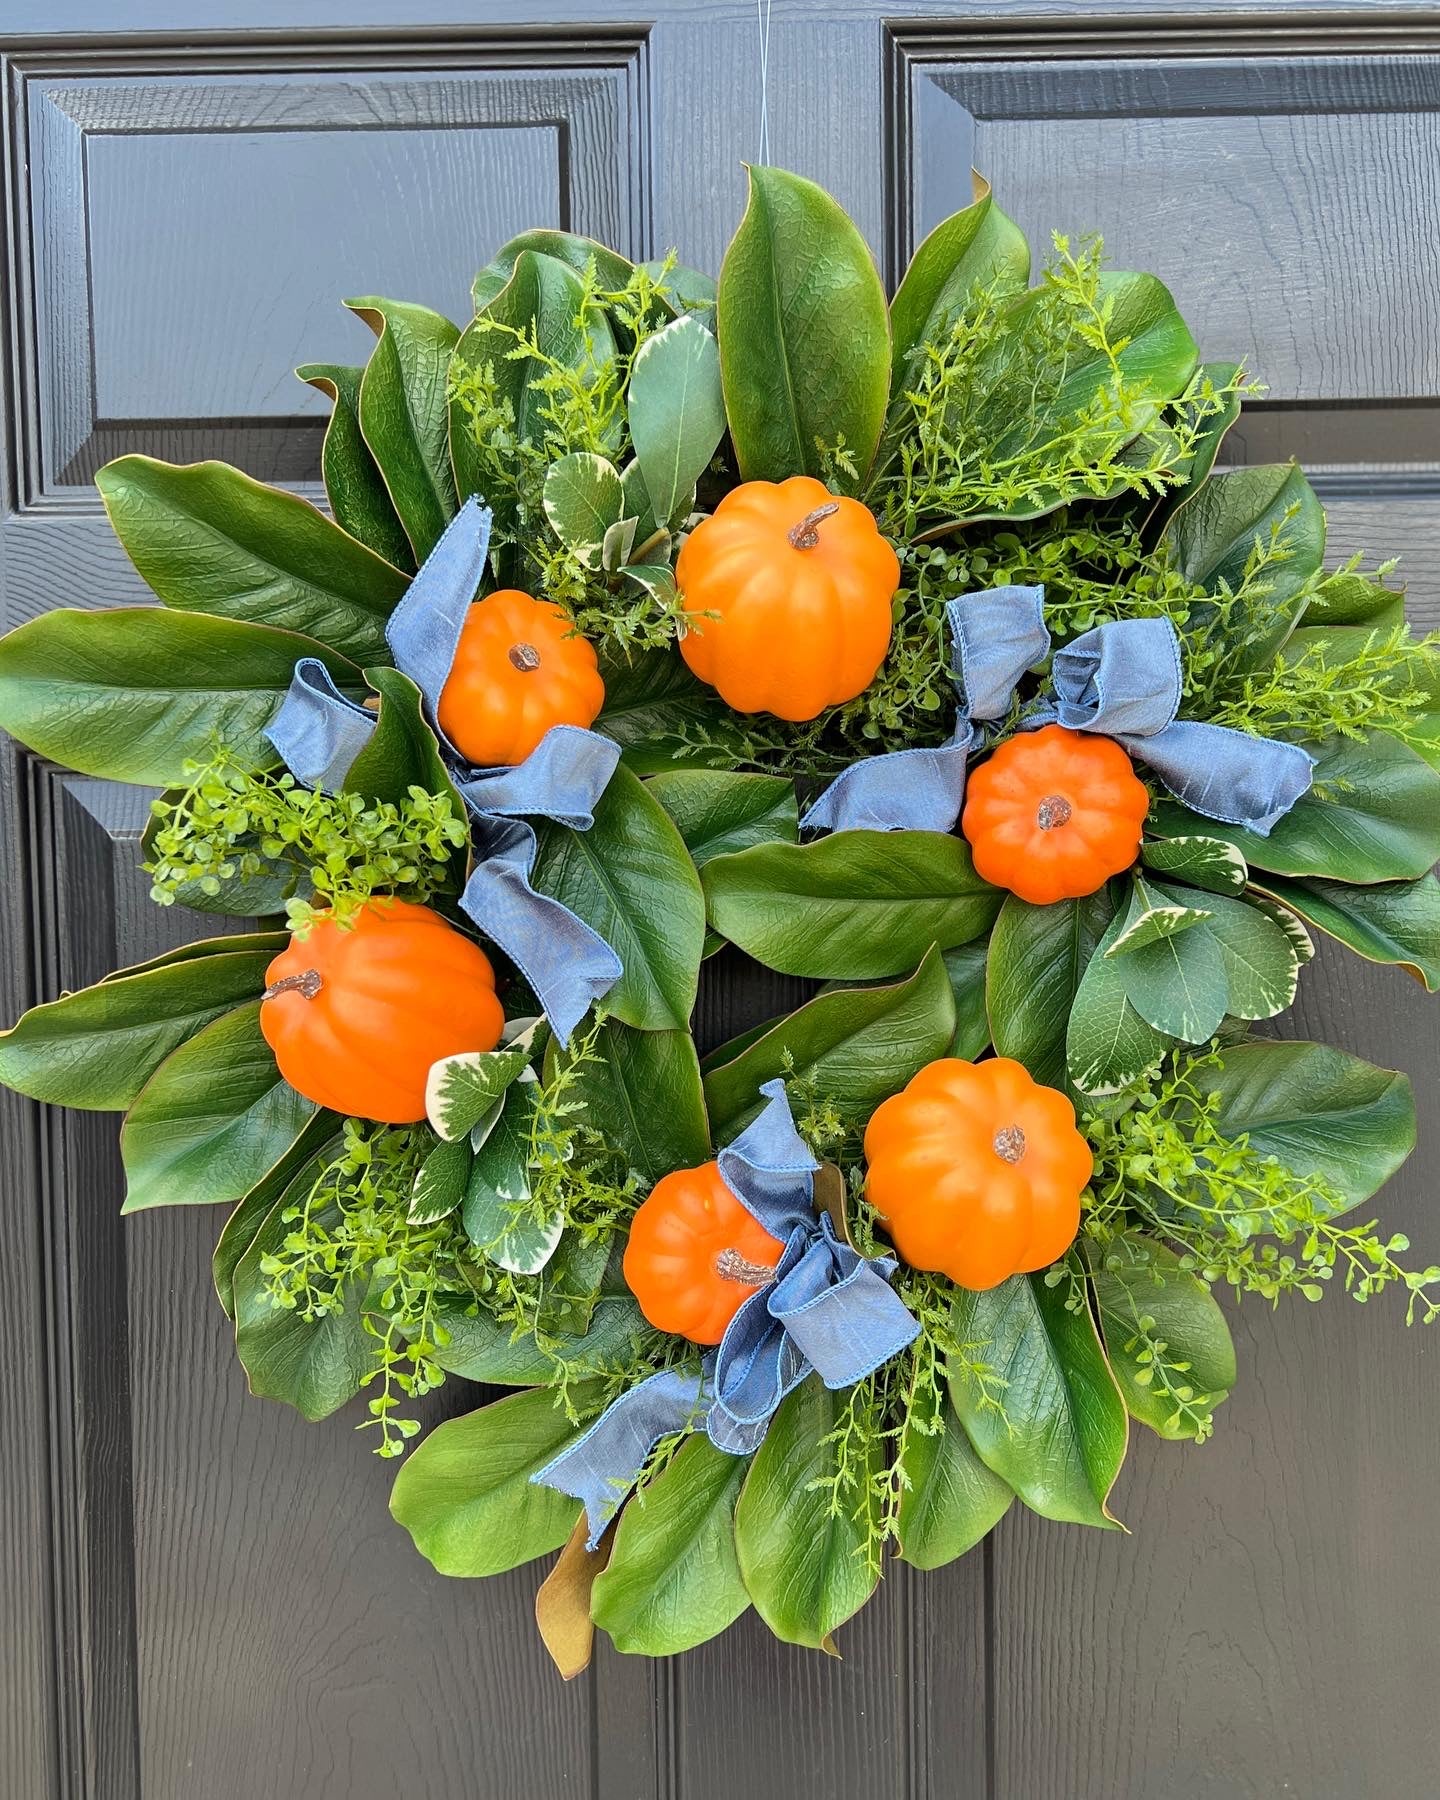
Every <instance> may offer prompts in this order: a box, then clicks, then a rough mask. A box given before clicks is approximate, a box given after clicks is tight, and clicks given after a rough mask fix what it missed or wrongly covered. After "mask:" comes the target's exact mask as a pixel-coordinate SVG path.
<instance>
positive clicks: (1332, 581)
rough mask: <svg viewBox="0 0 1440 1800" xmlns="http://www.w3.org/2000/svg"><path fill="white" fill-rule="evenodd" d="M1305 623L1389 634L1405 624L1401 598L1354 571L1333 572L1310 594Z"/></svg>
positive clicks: (1394, 591) (1400, 595) (1400, 593)
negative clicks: (1364, 629)
mask: <svg viewBox="0 0 1440 1800" xmlns="http://www.w3.org/2000/svg"><path fill="white" fill-rule="evenodd" d="M1305 623H1306V624H1307V625H1368V626H1369V627H1370V629H1371V630H1372V631H1390V630H1393V629H1394V627H1395V626H1397V625H1403V624H1404V623H1405V596H1404V594H1403V593H1402V592H1400V591H1398V590H1397V589H1395V588H1388V587H1386V586H1384V584H1383V583H1382V582H1379V581H1372V580H1371V578H1370V577H1369V576H1368V575H1361V574H1359V573H1358V572H1357V571H1356V570H1354V569H1336V570H1335V571H1334V573H1333V574H1330V575H1327V576H1326V577H1325V579H1324V580H1323V581H1322V582H1320V583H1319V584H1318V585H1317V586H1316V587H1315V588H1314V589H1313V590H1312V591H1311V594H1310V600H1309V604H1308V605H1307V606H1306V608H1305Z"/></svg>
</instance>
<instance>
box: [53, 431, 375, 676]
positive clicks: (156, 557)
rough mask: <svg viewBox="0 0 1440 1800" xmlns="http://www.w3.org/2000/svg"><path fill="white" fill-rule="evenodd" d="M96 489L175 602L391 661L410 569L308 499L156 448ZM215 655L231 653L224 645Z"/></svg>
mask: <svg viewBox="0 0 1440 1800" xmlns="http://www.w3.org/2000/svg"><path fill="white" fill-rule="evenodd" d="M95 485H96V487H98V488H99V490H100V498H101V499H102V500H103V501H104V502H105V510H106V511H107V512H108V513H109V515H110V523H111V524H112V525H113V526H114V528H115V535H116V536H117V537H118V538H119V539H120V542H121V543H122V544H123V545H124V546H125V551H126V554H127V555H128V556H129V558H130V560H131V562H133V563H134V565H135V567H136V568H137V569H138V570H139V571H140V573H141V575H143V576H144V578H145V580H146V581H147V582H148V583H149V584H150V586H151V587H152V588H153V589H154V590H155V592H156V593H157V594H158V595H159V596H160V598H161V599H162V600H163V601H164V602H165V604H166V605H167V606H169V607H173V608H175V609H177V610H179V611H181V612H195V613H206V614H209V615H211V617H212V618H222V619H235V620H243V621H245V622H247V623H251V624H256V625H270V626H277V627H281V628H283V629H284V630H287V631H297V632H302V633H304V634H305V636H307V637H311V638H317V639H318V640H319V641H320V642H321V643H322V644H328V645H329V646H330V647H331V648H332V649H333V650H337V651H339V652H340V653H341V655H343V656H346V657H349V658H351V659H352V660H353V661H355V662H357V663H359V662H374V661H382V662H383V661H387V660H388V658H389V651H388V650H387V649H386V646H385V621H386V619H387V618H388V617H389V616H390V613H391V611H392V609H393V608H394V606H395V602H396V601H397V600H398V599H399V598H400V596H401V595H402V594H403V593H404V592H405V586H406V577H405V576H404V575H403V574H402V573H401V572H400V570H399V569H396V568H393V567H392V566H391V565H390V564H389V563H388V562H385V561H384V560H383V559H382V558H380V557H379V556H376V555H375V554H374V553H373V552H372V551H370V550H367V549H366V548H365V546H364V544H362V543H359V542H357V540H356V539H355V538H353V537H351V536H349V535H348V534H347V533H346V532H344V531H342V530H341V529H340V527H339V526H338V525H336V524H334V523H332V521H331V520H329V519H327V518H326V517H325V515H324V514H323V513H320V512H317V511H316V510H315V508H314V507H313V506H311V505H309V504H308V503H307V502H306V501H304V500H300V499H298V498H297V497H296V496H295V495H294V494H287V493H285V492H284V490H283V489H281V488H273V487H266V486H264V485H263V484H262V483H261V482H258V481H252V480H251V479H250V477H249V476H248V475H242V474H241V472H240V471H239V470H238V469H232V468H231V467H230V465H229V464H228V463H221V462H203V463H190V464H188V465H187V466H184V467H175V466H174V465H172V464H170V463H163V462H156V461H155V460H154V459H153V458H152V457H149V456H122V457H120V458H119V460H118V461H116V462H112V463H107V464H106V465H105V467H104V468H103V469H101V470H100V471H99V473H98V474H97V475H96V477H95ZM82 616H83V617H85V618H88V619H90V620H91V622H92V623H98V621H97V620H96V617H95V615H94V614H89V613H87V614H84V615H82ZM108 616H109V617H112V618H116V617H126V616H128V615H126V614H110V615H108ZM215 654H216V659H217V661H221V662H223V661H224V660H228V654H229V653H228V651H227V650H225V649H223V648H219V647H217V650H216V653H215ZM298 654H301V655H303V654H304V652H303V651H302V652H298ZM220 672H221V671H220V670H219V669H218V668H217V669H216V670H214V671H213V672H212V680H213V679H214V677H215V676H217V675H219V673H220Z"/></svg>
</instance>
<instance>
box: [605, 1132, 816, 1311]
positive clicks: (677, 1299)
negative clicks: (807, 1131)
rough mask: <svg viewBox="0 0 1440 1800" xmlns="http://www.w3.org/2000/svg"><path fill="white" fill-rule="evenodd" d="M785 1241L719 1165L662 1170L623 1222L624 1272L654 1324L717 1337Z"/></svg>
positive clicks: (775, 1260)
mask: <svg viewBox="0 0 1440 1800" xmlns="http://www.w3.org/2000/svg"><path fill="white" fill-rule="evenodd" d="M784 1248H785V1246H784V1245H783V1244H782V1243H781V1242H780V1240H779V1239H778V1238H776V1237H772V1236H771V1234H770V1233H769V1232H768V1231H767V1230H766V1229H765V1227H764V1226H763V1225H762V1224H760V1222H759V1221H758V1220H757V1219H756V1218H755V1217H754V1216H753V1214H751V1213H750V1212H748V1211H747V1210H746V1208H745V1207H743V1206H742V1205H741V1204H740V1202H739V1201H738V1200H737V1199H736V1198H735V1196H734V1195H733V1194H732V1193H731V1192H730V1190H729V1188H728V1187H726V1185H725V1183H724V1182H723V1181H722V1180H721V1178H720V1165H719V1163H716V1162H707V1163H701V1165H700V1167H699V1168H698V1169H676V1170H675V1171H674V1172H673V1173H672V1174H669V1175H662V1176H661V1177H660V1179H659V1181H657V1182H656V1183H655V1185H654V1187H653V1188H652V1189H651V1190H650V1192H649V1194H648V1195H647V1196H646V1198H645V1199H644V1200H643V1201H642V1202H641V1204H640V1207H639V1209H638V1211H637V1212H636V1214H635V1217H634V1218H633V1219H632V1220H631V1222H630V1241H629V1243H628V1244H626V1246H625V1261H624V1269H625V1279H626V1281H627V1282H628V1283H629V1284H630V1291H631V1293H632V1294H634V1296H635V1298H636V1299H637V1300H638V1301H639V1302H640V1310H641V1312H643V1313H644V1315H645V1317H646V1318H647V1319H648V1320H649V1321H650V1323H651V1324H652V1325H654V1326H655V1327H656V1328H657V1330H660V1331H673V1332H675V1333H676V1334H677V1335H678V1336H680V1337H686V1338H690V1339H691V1340H692V1341H693V1342H695V1343H697V1344H718V1343H719V1342H720V1340H721V1338H722V1337H724V1335H725V1327H726V1326H727V1325H728V1324H729V1323H730V1321H731V1319H733V1318H734V1316H735V1314H736V1313H737V1312H738V1311H739V1310H740V1306H741V1303H742V1302H743V1301H745V1300H748V1299H749V1297H750V1295H751V1294H753V1293H754V1292H755V1290H756V1289H757V1288H760V1287H763V1286H764V1285H765V1283H766V1282H767V1281H769V1279H770V1277H771V1276H772V1275H773V1274H774V1272H775V1265H776V1264H777V1263H778V1262H779V1260H780V1256H781V1252H782V1251H783V1250H784Z"/></svg>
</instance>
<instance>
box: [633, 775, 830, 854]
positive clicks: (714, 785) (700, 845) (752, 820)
mask: <svg viewBox="0 0 1440 1800" xmlns="http://www.w3.org/2000/svg"><path fill="white" fill-rule="evenodd" d="M647 786H648V787H649V789H650V792H651V793H652V794H653V795H654V797H655V798H656V799H657V800H658V801H659V802H660V804H661V805H662V806H663V807H664V808H665V810H666V812H667V813H669V815H670V817H671V818H672V819H673V820H674V821H675V828H676V830H677V831H678V832H679V833H680V835H681V837H682V838H684V840H685V848H686V849H687V850H688V851H689V852H690V860H691V861H692V862H693V863H694V864H695V867H696V868H697V869H698V868H702V867H703V866H704V865H705V864H706V863H707V862H709V861H711V859H712V858H714V857H717V856H729V855H731V854H733V853H734V852H735V851H737V850H748V849H750V847H751V846H752V845H754V844H774V843H785V844H793V843H794V842H795V841H796V839H797V838H798V837H799V835H800V829H799V810H800V809H799V806H798V804H797V802H796V799H795V783H794V782H793V781H791V780H789V779H788V777H786V776H784V775H741V774H737V773H734V772H732V771H731V770H728V769H672V770H669V771H668V772H666V773H665V774H662V775H656V776H654V777H653V778H652V779H651V780H650V781H649V782H648V783H647Z"/></svg>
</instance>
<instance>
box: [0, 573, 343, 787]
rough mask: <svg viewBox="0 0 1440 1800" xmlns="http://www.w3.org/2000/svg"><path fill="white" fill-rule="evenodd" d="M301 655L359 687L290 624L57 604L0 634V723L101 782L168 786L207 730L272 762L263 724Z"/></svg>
mask: <svg viewBox="0 0 1440 1800" xmlns="http://www.w3.org/2000/svg"><path fill="white" fill-rule="evenodd" d="M302 656H315V657H318V658H319V659H320V660H321V661H322V662H323V663H324V664H325V665H326V667H327V668H328V669H329V670H330V673H331V674H332V675H333V676H334V677H335V679H336V680H337V682H338V683H339V684H340V686H341V687H342V688H349V689H351V690H352V691H354V690H355V689H357V688H358V687H359V685H360V671H359V670H358V669H357V668H355V667H354V666H353V665H352V664H350V663H347V662H346V661H345V659H344V658H343V657H340V656H337V655H336V654H335V653H334V652H333V651H330V650H327V649H326V648H325V647H324V645H322V644H318V643H316V641H315V640H314V639H313V638H307V637H301V636H300V635H299V634H298V633H297V632H293V631H281V630H278V629H276V628H275V627H273V626H270V625H242V624H240V623H238V622H237V621H236V620H233V619H212V618H209V617H208V616H206V615H205V614H203V613H178V612H166V611H164V610H163V609H162V608H160V607H155V606H142V607H134V608H132V607H116V608H114V609H112V610H110V611H108V612H94V613H92V612H78V611H73V610H71V609H70V608H67V607H59V608H57V609H56V610H55V611H54V612H47V613H42V614H41V615H40V617H39V618H38V619H32V620H31V621H30V622H29V624H28V625H22V626H20V627H19V629H18V630H15V631H12V632H10V633H9V635H8V636H7V637H4V638H0V727H3V729H4V730H6V731H8V732H9V733H10V735H11V736H12V737H16V738H19V740H20V742H21V743H22V744H25V745H27V746H28V747H29V748H30V749H31V750H34V751H36V752H37V753H38V754H39V755H41V756H48V757H49V758H50V759H51V761H52V762H58V763H63V764H64V765H65V767H66V768H70V769H78V770H79V771H80V773H81V774H82V775H100V776H103V777H105V778H106V779H107V780H110V781H134V782H140V783H144V784H146V785H154V786H157V787H166V786H172V785H174V784H175V783H176V782H178V781H180V780H181V779H182V778H183V776H184V772H185V764H186V762H187V761H200V762H203V761H204V760H205V759H206V757H207V756H208V755H209V753H210V751H211V749H212V747H213V745H214V742H215V740H216V739H217V738H219V739H220V740H221V741H222V742H223V743H224V744H225V745H226V747H227V748H228V749H230V750H231V751H233V752H234V754H235V756H236V757H237V759H239V760H241V761H253V762H254V764H255V765H256V766H257V767H263V766H264V765H266V764H267V763H273V762H274V761H275V760H276V757H275V752H274V750H273V749H272V747H271V746H270V744H269V743H268V741H267V740H266V739H265V737H264V735H263V732H264V727H265V726H266V725H268V724H269V722H270V719H271V717H272V716H273V714H274V712H275V709H276V707H277V706H278V705H279V704H280V700H281V697H282V695H283V694H284V692H285V690H286V688H288V687H289V685H290V677H291V675H292V673H293V672H294V668H295V664H296V662H297V661H298V660H299V658H300V657H302Z"/></svg>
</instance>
